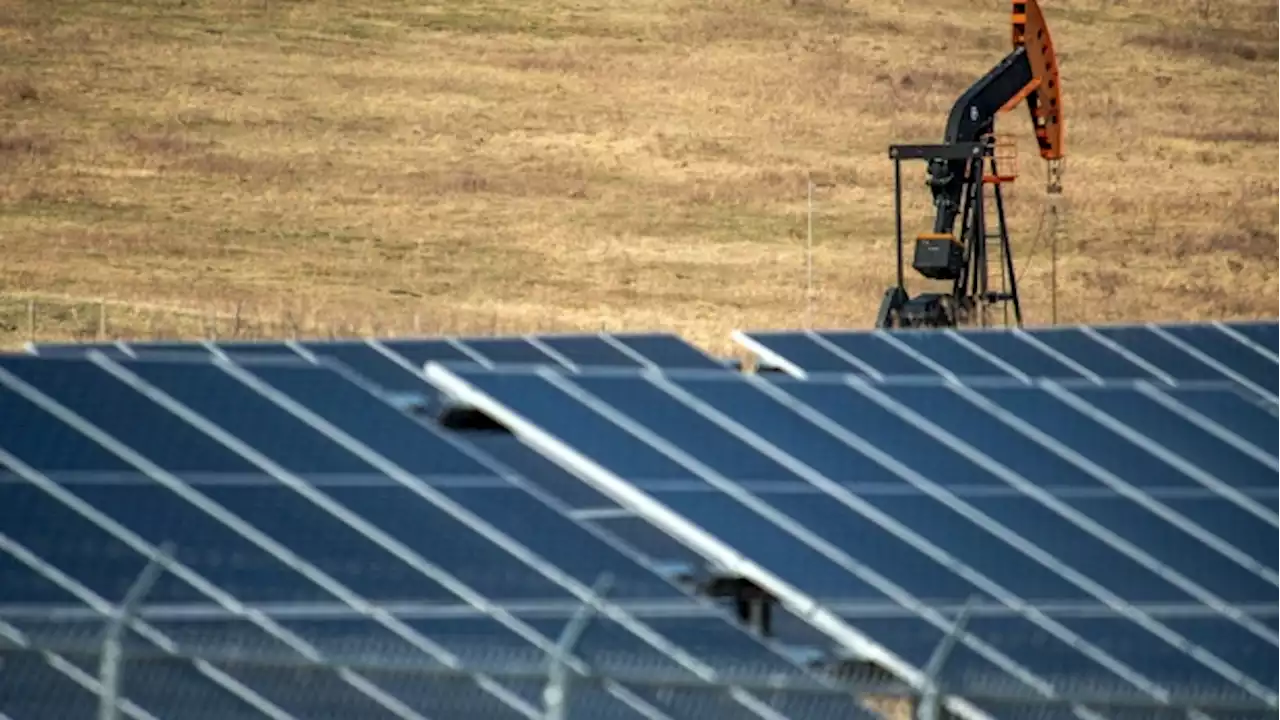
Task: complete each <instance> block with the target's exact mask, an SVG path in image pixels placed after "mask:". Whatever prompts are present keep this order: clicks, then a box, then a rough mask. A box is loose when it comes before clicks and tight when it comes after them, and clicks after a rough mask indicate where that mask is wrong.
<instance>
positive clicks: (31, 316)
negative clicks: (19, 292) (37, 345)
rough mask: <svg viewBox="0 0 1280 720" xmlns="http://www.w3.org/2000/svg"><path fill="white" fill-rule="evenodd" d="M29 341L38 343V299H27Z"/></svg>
mask: <svg viewBox="0 0 1280 720" xmlns="http://www.w3.org/2000/svg"><path fill="white" fill-rule="evenodd" d="M27 339H28V340H30V341H31V342H35V341H36V299H35V298H28V299H27Z"/></svg>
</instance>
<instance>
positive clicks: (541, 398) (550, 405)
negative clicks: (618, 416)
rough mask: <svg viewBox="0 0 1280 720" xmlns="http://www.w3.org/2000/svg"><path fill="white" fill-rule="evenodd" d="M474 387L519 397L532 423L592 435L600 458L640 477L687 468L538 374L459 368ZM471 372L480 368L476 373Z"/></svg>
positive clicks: (666, 475)
mask: <svg viewBox="0 0 1280 720" xmlns="http://www.w3.org/2000/svg"><path fill="white" fill-rule="evenodd" d="M456 370H457V372H459V373H464V374H465V376H466V377H467V378H468V380H474V381H475V382H476V387H477V388H480V389H481V390H482V391H484V392H486V393H490V394H495V395H498V396H500V397H504V398H508V397H519V398H520V399H521V401H522V402H521V406H520V409H519V412H529V413H531V414H530V415H529V416H528V417H529V419H531V420H532V421H533V422H534V423H536V424H540V423H542V422H544V421H549V422H554V423H556V424H557V426H571V427H574V428H576V431H577V432H582V433H588V434H591V435H592V436H593V445H594V446H595V447H596V448H597V451H598V452H600V453H601V454H602V455H601V457H603V458H604V459H606V460H608V461H610V462H614V461H616V462H623V463H626V465H627V467H628V468H629V472H630V475H631V477H634V478H643V479H650V480H654V479H667V478H684V477H685V476H686V475H687V472H686V471H685V470H683V469H682V468H681V467H680V466H679V465H678V464H676V463H675V462H674V461H673V460H671V459H670V458H668V457H666V456H664V455H662V454H661V453H659V452H658V451H656V450H653V449H652V448H648V447H641V446H637V444H636V442H635V438H634V437H632V436H631V435H629V434H628V433H627V432H626V431H625V430H623V429H621V428H619V427H617V426H615V425H613V424H611V423H607V422H601V420H602V418H601V416H600V415H598V414H596V413H595V412H593V411H591V410H589V409H588V408H586V407H585V406H583V405H581V404H579V403H576V402H573V401H572V400H571V399H570V398H568V397H566V396H565V394H564V393H562V392H560V391H559V390H557V389H555V388H553V387H551V386H550V385H548V384H547V383H545V382H543V381H542V380H541V379H539V378H538V377H536V376H534V375H531V374H527V373H505V372H503V373H493V374H490V373H488V372H483V371H469V370H468V371H463V370H462V369H460V368H459V369H456ZM475 372H480V373H481V374H479V375H477V374H475Z"/></svg>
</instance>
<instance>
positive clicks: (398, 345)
mask: <svg viewBox="0 0 1280 720" xmlns="http://www.w3.org/2000/svg"><path fill="white" fill-rule="evenodd" d="M378 342H379V343H381V344H382V346H383V347H385V348H387V349H388V350H390V351H392V352H394V353H395V354H397V355H399V356H400V357H402V358H404V359H405V360H406V361H407V362H408V363H409V364H410V365H412V366H414V367H416V368H420V367H422V366H423V365H425V364H426V363H428V362H447V363H474V362H476V359H475V358H474V357H472V356H471V355H468V354H467V353H466V352H465V351H463V350H462V349H461V348H460V347H458V345H457V344H454V343H452V342H449V341H448V340H429V339H412V340H408V339H385V340H379V341H378Z"/></svg>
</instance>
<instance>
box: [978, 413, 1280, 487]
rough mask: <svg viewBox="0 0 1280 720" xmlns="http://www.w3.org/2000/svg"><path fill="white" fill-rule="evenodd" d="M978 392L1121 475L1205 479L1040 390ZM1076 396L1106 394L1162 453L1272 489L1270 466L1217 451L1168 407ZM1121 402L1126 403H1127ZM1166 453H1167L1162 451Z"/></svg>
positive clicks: (1214, 442) (1198, 483)
mask: <svg viewBox="0 0 1280 720" xmlns="http://www.w3.org/2000/svg"><path fill="white" fill-rule="evenodd" d="M977 392H979V393H981V394H982V395H984V396H986V397H987V398H989V399H990V400H992V401H993V402H995V403H996V404H998V405H1000V406H1001V407H1003V408H1004V409H1006V410H1008V411H1009V412H1012V413H1014V414H1015V415H1017V416H1018V417H1020V418H1021V419H1022V420H1023V421H1024V422H1027V423H1030V424H1032V425H1034V426H1036V427H1038V428H1039V429H1040V430H1042V431H1044V432H1046V433H1048V434H1050V435H1052V436H1053V437H1054V438H1055V439H1057V440H1058V441H1059V442H1061V443H1063V444H1065V445H1067V446H1068V447H1071V448H1073V449H1075V450H1076V451H1077V452H1080V453H1081V454H1083V455H1085V456H1086V457H1088V458H1090V459H1091V460H1093V461H1094V462H1096V463H1098V464H1099V465H1102V466H1104V467H1106V468H1107V469H1109V470H1111V471H1112V472H1113V473H1115V474H1116V475H1119V476H1120V477H1146V478H1161V479H1162V481H1163V482H1165V483H1167V484H1169V485H1181V486H1184V487H1192V488H1197V487H1198V488H1203V487H1205V485H1204V481H1203V480H1202V479H1201V478H1199V477H1197V476H1196V474H1195V472H1194V471H1193V470H1190V469H1189V468H1187V467H1186V466H1185V465H1183V466H1181V467H1179V466H1178V464H1176V463H1175V464H1170V463H1169V462H1167V461H1166V460H1163V459H1160V458H1159V457H1158V456H1157V455H1156V454H1154V453H1153V452H1151V451H1150V450H1148V449H1144V448H1143V447H1142V446H1141V445H1139V444H1137V443H1135V442H1134V441H1133V440H1131V439H1126V438H1125V437H1122V435H1121V434H1120V433H1119V432H1117V431H1116V429H1114V428H1112V427H1107V426H1106V425H1104V424H1102V423H1100V422H1097V421H1095V420H1094V419H1092V418H1091V417H1090V416H1089V415H1087V414H1086V413H1083V412H1080V411H1079V410H1077V409H1075V408H1073V407H1069V406H1067V404H1066V403H1062V402H1059V401H1057V400H1056V399H1055V400H1049V399H1048V398H1046V397H1045V394H1044V393H1043V392H1042V391H1040V390H1035V389H1028V388H977ZM1070 392H1071V393H1073V394H1075V395H1076V396H1077V397H1089V398H1098V397H1101V398H1108V397H1110V398H1111V399H1109V400H1098V402H1104V403H1105V404H1106V405H1107V406H1108V408H1109V409H1110V410H1113V411H1117V412H1121V413H1123V414H1124V415H1126V416H1128V418H1129V419H1131V420H1133V421H1135V422H1134V424H1129V423H1125V422H1123V421H1121V425H1122V426H1123V427H1125V428H1128V429H1129V430H1128V432H1129V433H1130V434H1132V435H1133V436H1134V437H1135V438H1138V439H1139V440H1141V439H1143V438H1145V439H1146V440H1147V441H1148V443H1152V442H1154V443H1156V444H1158V445H1159V446H1160V447H1162V448H1163V450H1164V451H1167V453H1172V454H1173V455H1176V456H1178V457H1181V458H1183V459H1185V460H1188V461H1190V462H1191V463H1192V464H1194V465H1196V466H1198V467H1200V468H1201V469H1202V470H1206V471H1209V472H1210V473H1211V474H1212V473H1215V472H1216V473H1217V474H1216V477H1217V478H1218V479H1219V480H1220V481H1221V482H1223V483H1226V484H1228V485H1230V486H1232V487H1236V488H1259V489H1265V488H1273V487H1275V484H1276V482H1275V470H1274V469H1273V470H1269V471H1268V469H1267V468H1266V467H1265V466H1263V465H1261V464H1260V463H1258V462H1256V461H1249V462H1243V463H1241V462H1235V463H1232V462H1231V461H1230V460H1229V458H1230V457H1239V455H1238V453H1236V452H1235V451H1232V455H1230V456H1222V455H1219V454H1218V453H1221V452H1223V451H1224V448H1227V447H1229V446H1227V445H1225V444H1224V443H1222V442H1221V441H1219V440H1218V439H1216V438H1214V437H1213V436H1212V435H1210V434H1208V433H1206V432H1202V431H1197V430H1196V429H1195V428H1194V427H1188V425H1189V423H1186V422H1185V421H1183V420H1181V419H1180V418H1179V417H1178V416H1177V415H1176V414H1174V413H1173V412H1171V411H1169V410H1166V409H1164V408H1162V407H1159V406H1157V405H1155V404H1154V403H1150V402H1148V401H1146V400H1145V398H1143V396H1141V395H1139V394H1137V393H1136V392H1135V393H1116V394H1113V395H1110V396H1108V395H1106V394H1099V393H1093V394H1088V395H1086V394H1085V392H1086V391H1083V390H1075V389H1073V390H1071V391H1070ZM1126 403H1128V404H1129V406H1128V407H1127V408H1126V405H1125V404H1126ZM1167 453H1166V454H1167Z"/></svg>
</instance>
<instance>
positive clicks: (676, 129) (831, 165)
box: [0, 0, 1280, 349]
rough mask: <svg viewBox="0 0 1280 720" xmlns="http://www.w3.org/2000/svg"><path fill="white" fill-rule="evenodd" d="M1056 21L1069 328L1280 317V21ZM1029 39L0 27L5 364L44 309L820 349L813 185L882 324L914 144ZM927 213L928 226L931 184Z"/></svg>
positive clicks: (157, 17)
mask: <svg viewBox="0 0 1280 720" xmlns="http://www.w3.org/2000/svg"><path fill="white" fill-rule="evenodd" d="M1046 12H1047V14H1048V16H1049V19H1050V24H1051V26H1052V29H1053V31H1054V34H1055V40H1056V44H1057V46H1058V48H1059V50H1060V52H1061V54H1062V67H1063V73H1064V86H1065V89H1066V107H1067V110H1068V119H1067V122H1068V126H1067V127H1068V140H1069V143H1070V159H1069V161H1068V164H1069V168H1068V174H1067V176H1066V196H1065V200H1066V203H1067V207H1068V227H1067V231H1066V235H1065V238H1064V241H1063V244H1062V245H1061V247H1060V260H1061V262H1060V266H1059V270H1060V295H1059V311H1060V319H1061V320H1063V321H1083V320H1093V321H1115V320H1136V319H1199V318H1227V317H1252V316H1266V317H1275V316H1276V314H1277V304H1276V298H1277V293H1280V286H1278V278H1280V273H1278V272H1277V243H1278V240H1277V235H1276V229H1277V225H1276V218H1277V191H1278V188H1277V182H1276V178H1277V172H1278V168H1277V137H1276V132H1275V127H1276V126H1275V125H1274V124H1273V122H1274V118H1275V117H1276V116H1277V90H1276V88H1277V56H1276V54H1275V53H1274V49H1275V47H1276V46H1277V45H1276V44H1277V25H1276V13H1275V10H1274V6H1272V5H1270V4H1268V3H1266V2H1262V0H1190V1H1189V0H1125V1H1124V2H1103V1H1102V0H1062V1H1060V2H1059V1H1052V2H1049V3H1048V4H1047V8H1046ZM1006 18H1007V8H1006V6H1005V4H1004V3H1000V2H993V1H989V0H937V1H936V2H930V3H905V2H899V1H897V0H891V1H890V2H888V3H872V2H867V1H866V0H848V1H847V2H845V1H842V0H763V1H762V2H751V3H741V2H729V0H697V1H696V2H695V1H694V0H628V1H627V2H622V1H621V0H586V2H583V1H582V0H575V1H574V2H568V1H567V0H530V1H529V2H524V3H498V2H491V1H488V0H468V1H467V2H462V1H460V0H459V1H454V2H448V3H437V4H425V5H424V4H421V3H409V2H404V1H403V0H359V2H356V1H355V0H351V1H348V0H316V1H314V2H294V1H290V0H203V1H202V2H198V3H193V2H177V1H176V0H152V1H150V2H143V1H142V0H111V1H107V0H59V2H56V3H48V2H37V1H36V0H0V208H2V212H0V243H2V245H0V247H2V248H3V259H4V264H5V273H4V275H3V278H2V279H0V342H2V343H4V344H13V343H14V342H17V341H21V340H25V339H27V335H29V334H30V333H31V328H30V327H29V323H28V322H27V320H28V317H27V316H28V313H29V310H30V308H29V306H28V299H29V298H31V297H33V296H34V297H37V298H39V302H40V307H41V310H40V312H39V322H38V327H37V328H36V334H37V336H38V337H40V338H41V339H54V338H58V337H72V336H79V337H84V336H94V335H97V334H100V333H101V332H102V330H103V329H104V328H105V329H108V332H109V333H116V334H143V335H156V334H161V335H163V334H169V335H182V336H191V335H199V334H206V333H208V332H210V331H211V329H212V328H213V327H214V326H216V325H217V318H224V320H223V323H224V325H223V327H222V329H221V330H220V332H223V333H225V332H226V330H225V327H226V325H225V323H227V322H231V321H230V320H226V318H228V317H230V316H232V315H234V314H236V313H237V308H240V311H239V312H246V310H245V309H246V308H251V309H252V310H251V312H252V315H253V317H254V318H255V319H254V321H253V322H254V323H257V325H256V326H255V327H258V326H260V327H262V328H265V329H263V330H261V332H272V333H279V334H283V333H284V332H285V330H286V329H287V330H288V331H289V332H301V333H304V334H322V333H324V332H328V331H330V330H334V329H335V328H336V331H339V332H346V331H360V332H371V331H377V332H385V333H390V332H402V333H404V332H413V331H415V330H421V331H430V330H436V329H445V330H455V331H463V332H466V331H468V330H469V329H472V330H474V331H477V332H480V331H512V330H516V329H571V328H600V327H604V328H610V329H623V328H627V329H671V330H675V331H678V332H681V333H685V334H686V335H687V336H688V337H690V338H691V339H693V340H695V341H698V342H702V343H706V344H708V345H711V346H712V347H713V348H715V349H724V345H725V338H726V335H727V333H728V331H729V330H730V329H732V328H734V327H742V326H749V327H754V328H762V327H787V326H796V325H799V324H801V323H802V322H804V318H805V304H806V301H805V296H806V293H805V290H804V282H805V252H804V233H805V218H804V194H805V177H806V174H807V173H810V172H812V173H815V174H816V175H817V176H818V177H820V178H821V179H822V180H824V181H826V182H830V183H832V184H833V185H832V187H831V188H829V189H823V190H822V191H820V194H819V215H818V217H817V219H816V246H815V249H814V260H815V268H816V280H817V286H818V287H817V292H816V296H815V305H816V308H815V313H814V317H813V320H814V322H815V323H816V324H818V325H823V326H853V327H865V326H867V325H868V324H869V322H870V321H871V319H872V317H873V315H874V313H875V310H876V306H877V304H878V302H879V298H880V295H881V292H882V291H883V289H884V287H885V286H887V285H888V284H889V283H890V282H891V280H892V273H893V268H892V246H891V242H890V240H891V230H892V217H891V214H890V201H891V195H890V191H889V190H890V177H891V175H890V173H891V167H890V165H889V163H888V161H887V159H886V158H885V147H886V146H887V145H888V144H889V143H890V142H895V141H933V140H936V139H937V138H938V135H939V133H940V132H941V130H942V125H943V122H944V119H945V115H946V111H947V109H948V108H949V106H950V103H951V102H952V100H953V99H954V98H955V97H956V95H957V94H958V93H959V92H960V91H962V90H963V89H964V88H965V87H966V86H967V85H968V84H969V83H970V82H972V80H973V79H975V78H977V77H978V76H979V75H980V74H981V73H982V72H983V71H985V70H986V69H987V68H988V67H989V66H990V65H991V64H993V63H994V62H995V61H996V60H998V59H999V58H1000V56H1001V55H1002V54H1003V52H1004V50H1005V43H1006V42H1007V39H1006V38H1007V36H1008V30H1007V26H1006V23H1007V19H1006ZM1020 113H1021V111H1020ZM1004 129H1005V130H1006V131H1011V132H1012V133H1013V134H1014V135H1015V136H1016V137H1017V139H1018V142H1019V146H1020V148H1022V149H1023V151H1024V153H1023V158H1022V160H1021V166H1022V170H1023V176H1022V177H1021V178H1020V180H1019V182H1018V183H1017V187H1016V189H1015V191H1014V193H1013V198H1012V201H1011V202H1012V217H1011V223H1012V226H1013V229H1014V231H1015V238H1016V243H1017V253H1018V257H1019V259H1020V260H1021V263H1022V265H1023V267H1025V268H1026V270H1025V272H1024V274H1023V277H1022V282H1023V285H1022V287H1023V291H1024V300H1025V303H1026V310H1027V314H1028V317H1029V321H1030V322H1033V323H1042V322H1047V320H1048V313H1049V305H1048V292H1047V284H1048V277H1049V274H1048V271H1049V262H1048V252H1047V248H1045V247H1044V243H1043V242H1040V243H1039V244H1037V226H1038V221H1039V217H1040V213H1041V210H1042V207H1043V204H1044V193H1043V190H1042V188H1041V185H1042V184H1043V181H1044V173H1043V168H1042V167H1041V164H1040V162H1039V161H1038V159H1035V158H1034V157H1033V156H1032V154H1031V153H1030V152H1029V150H1030V148H1031V147H1032V146H1033V142H1032V140H1031V136H1030V132H1029V128H1028V127H1026V123H1025V122H1024V121H1023V119H1022V116H1021V115H1019V116H1017V117H1016V118H1014V119H1012V120H1011V121H1009V122H1006V123H1005V125H1004ZM918 169H919V168H918V167H913V168H912V170H918ZM907 190H908V198H909V202H910V203H911V208H910V211H911V215H910V224H909V226H908V231H909V232H914V231H916V230H917V229H919V228H920V227H922V226H923V224H924V222H925V218H926V210H927V207H926V197H925V190H924V188H923V185H922V184H921V183H920V182H918V180H917V178H916V177H915V176H909V178H908V183H907ZM98 298H106V299H108V300H109V301H111V303H112V304H111V305H110V307H111V308H112V310H111V311H110V312H109V313H108V315H109V318H110V320H109V322H108V323H106V324H105V325H103V324H102V323H101V322H100V321H99V320H98V319H97V317H98V315H99V314H100V312H99V311H98V310H94V308H96V307H97V299H98ZM173 308H179V309H186V310H187V311H189V312H187V313H185V314H184V313H177V312H170V310H171V309H173ZM166 309H170V310H166ZM163 312H169V316H168V318H167V319H162V320H156V319H155V317H156V313H163ZM192 318H195V319H192ZM245 327H247V325H246V326H245Z"/></svg>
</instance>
